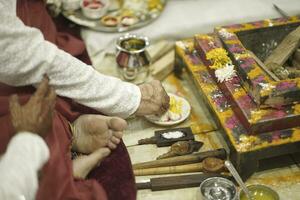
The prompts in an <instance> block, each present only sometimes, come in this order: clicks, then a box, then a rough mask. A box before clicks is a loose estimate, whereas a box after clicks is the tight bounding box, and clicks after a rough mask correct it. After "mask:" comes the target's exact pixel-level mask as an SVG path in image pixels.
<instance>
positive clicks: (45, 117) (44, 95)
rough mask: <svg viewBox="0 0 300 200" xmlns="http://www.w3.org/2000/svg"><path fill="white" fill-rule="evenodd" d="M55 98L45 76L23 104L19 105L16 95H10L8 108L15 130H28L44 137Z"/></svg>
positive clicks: (48, 126) (48, 127) (49, 123)
mask: <svg viewBox="0 0 300 200" xmlns="http://www.w3.org/2000/svg"><path fill="white" fill-rule="evenodd" d="M55 98H56V94H55V92H54V90H53V88H51V87H50V86H49V79H48V78H47V77H45V78H43V80H42V82H41V83H40V85H39V87H38V88H37V90H36V92H35V93H34V94H33V95H32V96H31V97H30V99H29V100H28V102H27V103H26V104H25V105H23V106H21V105H20V103H19V98H18V95H12V96H11V97H10V101H9V108H10V115H11V121H12V124H13V127H14V129H15V132H16V133H17V132H20V131H30V132H32V133H36V134H39V135H40V136H42V137H45V136H46V134H47V133H48V132H49V130H50V129H51V127H52V117H53V112H54V106H55Z"/></svg>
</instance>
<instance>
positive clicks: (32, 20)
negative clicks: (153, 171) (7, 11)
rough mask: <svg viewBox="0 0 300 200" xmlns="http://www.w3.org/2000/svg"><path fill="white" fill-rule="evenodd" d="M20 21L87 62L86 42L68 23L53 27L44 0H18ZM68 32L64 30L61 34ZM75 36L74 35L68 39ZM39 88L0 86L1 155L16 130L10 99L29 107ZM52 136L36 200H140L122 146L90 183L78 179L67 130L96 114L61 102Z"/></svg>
mask: <svg viewBox="0 0 300 200" xmlns="http://www.w3.org/2000/svg"><path fill="white" fill-rule="evenodd" d="M17 13H18V16H19V17H20V18H21V19H22V20H23V22H24V23H25V24H26V25H28V26H32V27H36V28H38V29H40V30H41V32H42V33H43V34H44V37H45V39H46V40H48V41H50V42H53V43H55V44H56V45H57V46H58V47H59V48H61V49H63V50H65V51H67V52H69V53H71V54H72V55H73V56H76V57H78V58H80V59H81V60H83V61H85V62H87V63H89V62H90V61H89V59H88V56H87V53H86V50H85V46H84V43H83V42H82V41H81V40H80V38H79V37H78V35H76V34H75V36H74V33H75V32H74V30H76V29H69V28H66V22H65V21H62V19H59V20H58V21H57V22H55V23H56V24H55V23H54V22H53V20H52V19H51V17H50V16H49V15H48V13H47V11H46V9H45V7H44V5H43V3H42V1H39V0H19V1H18V4H17ZM63 29H66V30H63ZM70 33H72V35H73V36H72V35H71V34H70ZM34 91H35V89H34V88H33V87H31V86H26V87H11V86H7V85H5V84H0V127H1V133H0V153H4V152H5V149H6V146H7V144H8V142H9V140H10V138H11V137H12V136H13V134H14V131H13V128H12V125H11V122H10V116H9V111H8V100H9V96H10V95H12V94H14V93H17V94H18V95H19V96H20V100H21V102H22V103H25V102H26V101H27V100H28V99H29V97H30V96H31V95H32V94H33V92H34ZM55 110H56V112H55V116H54V118H53V127H52V130H51V133H49V134H48V136H47V137H46V139H45V140H46V142H47V144H48V147H49V149H50V159H49V161H48V162H47V164H46V165H45V166H44V167H43V169H42V177H41V179H40V182H39V189H38V192H37V198H36V199H38V200H68V199H72V200H77V199H81V200H92V199H93V200H100V199H101V200H104V199H110V200H119V199H120V200H121V199H122V200H124V199H126V200H132V199H136V188H135V183H134V176H133V173H132V167H131V162H130V158H129V155H128V152H127V150H126V147H125V145H124V143H123V142H122V143H121V144H120V145H118V147H117V149H116V150H114V151H113V152H112V154H111V155H110V156H109V157H108V158H106V159H105V160H104V161H103V162H102V163H101V165H100V167H97V168H96V169H94V170H93V171H92V172H91V173H90V174H89V179H88V180H74V178H73V176H72V161H71V152H70V144H71V134H70V129H69V125H68V121H69V122H73V121H74V120H75V119H76V118H77V117H78V116H80V115H81V114H86V113H97V112H96V111H94V110H92V109H90V108H87V107H84V106H81V105H79V104H76V103H74V102H73V101H71V100H70V99H67V98H62V97H57V103H56V107H55Z"/></svg>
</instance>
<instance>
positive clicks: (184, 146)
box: [157, 140, 203, 159]
mask: <svg viewBox="0 0 300 200" xmlns="http://www.w3.org/2000/svg"><path fill="white" fill-rule="evenodd" d="M202 146H203V142H198V141H193V140H189V141H179V142H176V143H174V144H172V145H171V149H170V151H168V152H167V153H164V154H162V155H160V156H158V157H157V159H164V158H169V157H175V156H182V155H187V154H191V153H193V152H195V151H199V149H200V148H201V147H202Z"/></svg>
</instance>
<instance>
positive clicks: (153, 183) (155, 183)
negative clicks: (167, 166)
mask: <svg viewBox="0 0 300 200" xmlns="http://www.w3.org/2000/svg"><path fill="white" fill-rule="evenodd" d="M210 177H223V178H230V177H229V176H223V175H220V174H210V173H205V174H192V175H181V176H171V177H159V178H151V179H150V181H147V182H138V183H136V186H137V189H138V190H142V189H151V190H152V191H159V190H170V189H179V188H188V187H198V186H199V185H200V184H201V183H202V181H204V180H205V179H207V178H210Z"/></svg>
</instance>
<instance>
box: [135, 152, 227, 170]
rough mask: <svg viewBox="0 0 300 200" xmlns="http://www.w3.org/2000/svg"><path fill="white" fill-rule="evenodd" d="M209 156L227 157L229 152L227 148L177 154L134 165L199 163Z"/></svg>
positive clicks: (137, 167) (157, 165)
mask: <svg viewBox="0 0 300 200" xmlns="http://www.w3.org/2000/svg"><path fill="white" fill-rule="evenodd" d="M208 157H216V158H220V159H226V157H227V153H226V150H225V149H217V150H211V151H205V152H198V153H194V154H191V155H184V156H177V157H173V158H166V159H161V160H154V161H149V162H143V163H137V164H134V165H133V169H146V168H153V167H164V166H176V165H184V164H190V163H199V162H201V161H202V160H204V159H205V158H208Z"/></svg>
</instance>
